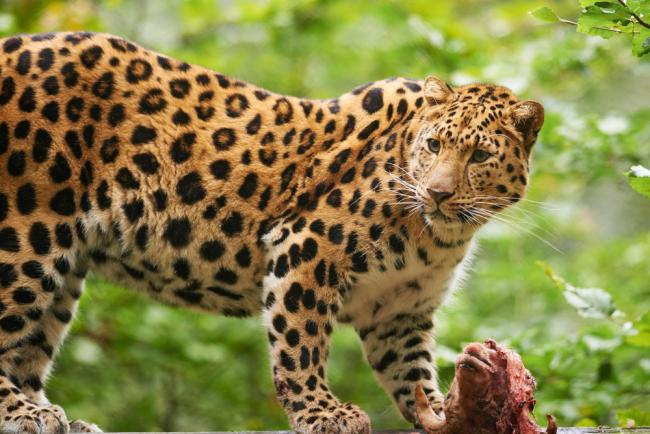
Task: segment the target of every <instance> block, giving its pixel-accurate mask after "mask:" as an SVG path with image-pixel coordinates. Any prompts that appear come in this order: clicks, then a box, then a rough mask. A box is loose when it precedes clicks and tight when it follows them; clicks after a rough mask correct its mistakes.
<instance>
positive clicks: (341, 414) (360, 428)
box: [292, 403, 370, 434]
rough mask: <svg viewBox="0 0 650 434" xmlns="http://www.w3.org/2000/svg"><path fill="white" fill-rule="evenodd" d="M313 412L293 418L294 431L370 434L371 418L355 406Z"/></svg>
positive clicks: (342, 405) (329, 433) (316, 433)
mask: <svg viewBox="0 0 650 434" xmlns="http://www.w3.org/2000/svg"><path fill="white" fill-rule="evenodd" d="M313 410H315V411H309V410H307V411H305V412H302V413H301V414H299V415H297V416H296V417H294V418H293V421H292V427H293V429H294V431H296V432H297V433H299V434H370V418H369V417H368V415H367V414H366V413H365V412H364V411H363V410H361V409H360V408H359V407H357V406H356V405H354V404H349V403H347V404H339V405H338V406H336V407H330V408H328V409H325V410H321V409H313Z"/></svg>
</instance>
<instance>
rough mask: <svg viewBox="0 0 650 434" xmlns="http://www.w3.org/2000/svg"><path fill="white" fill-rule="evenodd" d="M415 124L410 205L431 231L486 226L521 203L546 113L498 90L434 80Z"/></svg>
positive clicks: (534, 104) (407, 180) (408, 179)
mask: <svg viewBox="0 0 650 434" xmlns="http://www.w3.org/2000/svg"><path fill="white" fill-rule="evenodd" d="M423 93H424V99H425V101H426V103H425V105H424V107H423V109H422V111H421V116H420V118H419V119H418V120H416V121H415V124H414V127H415V130H414V139H413V141H412V142H411V145H410V146H411V147H410V159H409V168H408V174H407V175H405V176H402V180H403V181H404V182H405V184H406V183H408V184H409V185H407V190H409V191H410V193H409V195H410V196H411V197H410V200H412V202H413V203H414V204H415V205H414V206H415V207H417V208H418V209H419V210H420V211H421V212H422V213H423V214H424V216H425V219H426V220H427V222H428V223H430V224H432V223H434V222H436V221H439V222H445V223H447V224H461V225H465V224H472V225H480V224H482V223H485V222H486V221H487V220H488V219H489V217H491V216H492V215H494V214H495V213H497V212H498V211H500V210H502V209H504V208H506V207H507V206H509V205H510V204H512V203H514V202H517V201H518V200H520V199H521V198H522V197H523V196H524V194H525V192H526V186H527V184H528V174H529V170H530V158H531V152H532V148H533V144H534V143H535V140H536V138H537V133H538V132H539V130H540V129H541V127H542V124H543V122H544V108H543V107H542V105H541V104H539V103H537V102H534V101H518V100H517V97H516V96H515V95H514V94H513V93H512V91H511V90H509V89H507V88H505V87H500V86H494V85H483V84H481V85H467V86H462V87H458V88H452V87H451V86H449V85H448V84H447V83H445V82H443V81H441V80H440V79H438V78H436V77H428V78H427V79H426V81H425V83H424V87H423Z"/></svg>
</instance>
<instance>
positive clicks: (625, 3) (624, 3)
mask: <svg viewBox="0 0 650 434" xmlns="http://www.w3.org/2000/svg"><path fill="white" fill-rule="evenodd" d="M618 2H619V3H620V4H621V5H623V7H624V8H625V9H626V10H627V11H628V12H629V13H630V15H632V16H633V17H634V19H635V20H636V21H637V22H638V23H639V24H641V25H642V26H643V27H645V28H646V29H650V24H648V23H646V22H645V21H643V20H642V19H641V17H640V16H638V15H637V14H636V13H635V12H634V11H633V10H632V9H630V7H629V6H628V5H627V2H626V1H623V0H618Z"/></svg>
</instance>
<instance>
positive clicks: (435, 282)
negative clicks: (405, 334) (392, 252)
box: [339, 241, 474, 328]
mask: <svg viewBox="0 0 650 434" xmlns="http://www.w3.org/2000/svg"><path fill="white" fill-rule="evenodd" d="M473 249H474V242H473V241H470V242H467V243H466V244H464V245H462V246H459V247H454V248H441V247H436V246H435V245H433V243H432V244H431V245H428V246H424V247H423V244H422V243H421V242H420V243H418V244H417V245H416V243H409V244H408V245H407V248H406V250H405V252H404V253H403V254H402V255H399V256H392V257H387V258H385V259H386V260H385V261H382V263H383V264H384V265H385V271H382V269H381V266H380V265H378V264H375V265H374V266H372V267H371V269H370V272H368V273H363V274H358V275H353V278H352V280H353V281H354V282H353V283H352V285H351V287H350V289H349V291H348V293H347V295H346V298H345V301H344V303H343V308H342V310H341V314H340V316H339V317H340V319H341V321H344V322H350V323H352V324H353V325H354V326H355V327H357V328H361V327H367V326H369V325H371V324H377V323H381V322H384V321H388V320H390V319H391V318H393V317H395V316H396V315H399V314H409V313H419V312H432V311H433V310H434V309H435V308H436V307H438V306H439V305H440V304H441V303H442V302H443V301H444V299H445V298H446V297H447V296H448V295H449V294H450V293H451V292H453V290H455V289H456V288H457V287H458V286H459V285H460V284H461V282H462V280H463V278H464V276H465V274H466V270H467V269H468V267H469V265H470V264H471V260H472V251H473ZM418 250H420V251H418ZM422 250H424V252H426V257H427V260H426V261H425V260H423V258H422ZM396 260H397V263H398V264H399V263H400V261H401V262H402V263H403V266H402V267H400V266H399V265H398V266H395V262H396Z"/></svg>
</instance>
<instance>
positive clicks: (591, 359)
mask: <svg viewBox="0 0 650 434" xmlns="http://www.w3.org/2000/svg"><path fill="white" fill-rule="evenodd" d="M540 6H551V7H552V8H553V9H554V10H555V11H556V12H557V13H558V14H560V15H561V16H563V17H567V18H570V19H575V18H576V17H577V16H578V14H579V12H580V6H579V4H578V2H577V1H573V0H566V1H550V0H548V1H527V0H512V1H490V0H454V1H442V0H435V1H434V0H415V1H398V0H395V1H388V0H386V1H370V0H358V1H353V0H297V1H283V0H258V1H234V0H189V1H158V0H142V1H136V0H104V1H99V0H73V1H65V2H64V1H46V0H22V1H21V0H3V1H2V2H1V3H0V35H8V34H12V33H19V32H43V31H57V30H78V29H85V30H95V31H103V32H110V33H114V34H118V35H121V36H123V37H126V38H128V39H131V40H134V41H136V42H138V43H140V44H142V45H144V46H146V47H148V48H151V49H155V50H157V51H160V52H163V53H165V54H167V55H170V56H174V57H177V58H180V59H183V60H186V61H189V62H192V63H197V64H201V65H203V66H207V67H210V68H213V69H215V70H217V71H220V72H222V73H225V74H227V75H231V76H235V77H238V78H241V79H245V80H248V81H251V82H254V83H256V84H259V85H262V86H264V87H267V88H268V89H271V90H273V91H276V92H282V93H288V94H292V95H299V96H308V97H333V96H336V95H339V94H341V93H343V92H346V91H348V90H350V89H352V88H353V87H354V86H356V85H358V84H361V83H364V82H367V81H372V80H377V79H382V78H386V77H389V76H407V77H415V78H424V77H425V76H426V75H427V74H430V73H433V74H436V75H438V76H439V77H442V78H444V79H445V80H448V81H449V82H451V83H454V84H465V83H468V82H473V81H479V82H483V81H484V82H495V83H499V84H503V85H506V86H510V87H511V88H512V89H513V90H515V91H516V92H517V93H518V94H520V95H522V96H523V97H526V98H531V99H536V100H538V101H540V102H542V103H543V104H544V105H545V107H546V110H547V117H546V125H545V127H544V130H543V131H542V134H541V137H540V141H539V143H538V144H537V145H536V151H535V156H534V173H533V179H532V187H531V191H530V193H529V198H530V200H529V201H524V202H523V203H522V204H520V205H518V206H517V207H516V208H515V209H513V210H511V211H510V212H508V213H507V217H505V218H506V220H505V221H500V222H493V223H490V224H489V225H488V226H487V227H485V228H484V229H482V230H481V232H480V235H479V238H480V245H481V248H480V249H479V251H478V254H477V259H476V261H475V266H474V267H473V270H472V273H471V275H470V277H469V278H468V279H467V282H466V284H465V287H464V289H463V290H461V291H459V292H457V293H456V294H454V295H453V297H452V298H451V299H450V300H449V303H448V304H447V305H446V306H445V308H444V309H442V311H441V313H440V315H439V316H438V320H437V325H438V336H439V338H438V340H439V343H440V349H439V360H438V362H439V364H440V366H441V368H440V375H441V378H442V384H443V387H445V388H446V387H447V386H448V384H449V382H450V380H451V378H452V376H453V358H454V356H455V354H456V353H457V352H458V351H460V349H461V348H462V346H463V345H464V344H465V343H468V342H471V341H476V340H483V339H485V338H488V337H491V338H495V339H496V340H498V341H501V342H504V343H507V344H509V345H511V346H512V347H513V348H515V349H517V350H518V351H520V352H521V354H522V356H523V359H524V361H525V363H526V365H527V366H528V367H529V369H530V370H531V371H532V372H533V374H534V375H535V377H536V378H537V381H538V386H539V390H538V393H537V398H538V403H539V404H538V410H537V412H538V413H537V414H538V418H539V420H543V417H542V415H543V414H544V413H546V412H551V413H553V414H555V415H556V416H557V417H558V419H559V421H560V423H561V424H563V425H570V424H581V425H594V424H619V423H622V424H626V423H628V420H634V421H635V422H636V423H637V424H641V423H646V424H650V315H649V314H648V310H649V309H650V259H649V258H650V201H648V200H645V199H644V198H643V196H641V195H640V194H638V193H636V192H634V191H633V190H631V189H630V188H629V186H628V185H627V183H626V180H625V177H624V175H623V173H624V172H625V171H627V170H628V168H629V167H630V166H631V165H633V164H645V165H646V166H648V165H650V63H649V62H648V59H647V57H648V56H646V58H645V59H644V58H641V59H639V58H636V57H633V55H632V54H631V50H630V41H629V40H628V39H625V38H624V37H619V38H612V39H608V40H604V39H600V38H598V37H594V36H588V35H584V34H580V33H576V32H575V28H574V27H572V26H571V25H567V24H561V23H555V24H545V23H543V22H541V21H538V20H536V19H535V18H533V17H531V16H530V15H529V14H528V12H529V11H531V10H534V9H536V8H538V7H540ZM540 260H541V261H545V262H547V263H548V264H550V265H551V266H552V267H553V269H554V270H555V271H556V272H557V273H558V274H559V275H561V276H563V277H564V278H566V279H567V280H568V281H569V282H571V283H573V284H574V285H576V286H579V287H587V288H591V287H598V288H603V289H604V290H606V291H608V292H609V293H610V294H611V295H612V298H613V303H614V304H615V306H616V308H618V310H619V311H616V312H614V311H613V310H612V309H613V308H612V306H611V304H609V302H607V303H606V304H607V306H606V307H605V310H608V309H609V310H608V311H607V313H606V314H603V315H598V314H596V315H591V316H592V317H591V318H585V317H584V314H583V316H581V315H580V312H578V311H577V310H576V309H575V308H574V307H575V306H572V305H571V304H569V303H567V301H566V299H565V297H564V296H563V293H562V290H561V289H560V288H558V287H556V286H555V284H554V283H553V281H552V280H551V279H549V278H548V276H546V275H545V273H544V270H543V268H542V267H541V266H540V265H539V264H538V262H537V261H540ZM87 288H88V291H87V293H86V294H85V296H84V297H83V300H82V303H81V308H80V313H79V315H78V319H77V321H76V322H75V323H74V327H73V330H72V333H71V335H70V336H69V339H68V341H67V345H66V346H65V347H64V350H63V351H62V353H61V355H60V357H59V358H58V360H57V366H56V369H55V371H54V373H53V375H52V376H51V378H50V380H49V382H48V390H49V397H50V399H51V400H52V401H53V402H55V403H58V404H60V405H62V406H64V407H65V409H66V411H67V414H68V417H69V418H70V419H73V418H83V419H85V420H89V421H92V422H96V423H98V424H99V425H100V426H101V427H102V428H103V429H105V430H112V431H118V430H124V431H136V430H161V431H174V430H217V429H219V430H236V429H240V430H244V429H251V430H252V429H281V428H284V427H287V422H286V419H285V416H284V414H283V412H282V410H281V408H280V406H279V405H278V404H277V403H276V401H275V398H274V391H273V386H272V383H271V381H270V369H269V366H268V356H267V354H266V340H265V333H264V332H263V330H262V328H261V326H260V325H259V322H258V320H257V319H250V320H243V321H242V320H236V319H224V318H219V317H213V316H209V315H204V314H197V313H191V312H184V311H180V310H176V309H172V308H167V307H164V306H161V305H159V304H156V303H154V302H150V301H148V300H145V299H144V298H142V297H140V296H138V295H137V294H135V293H133V292H130V291H127V290H125V289H122V288H118V287H115V286H113V285H111V284H108V283H105V282H104V281H102V280H101V279H99V278H97V277H91V278H90V279H89V280H88V282H87ZM588 293H589V294H592V293H593V291H592V292H588ZM589 297H591V296H587V297H586V301H585V302H587V303H589V302H594V300H593V299H590V298H589ZM583 301H584V300H583ZM597 302H598V300H596V301H595V303H597ZM573 304H574V305H575V304H576V303H575V300H574V303H573ZM644 314H645V316H643V315H644ZM594 317H595V318H594ZM644 327H645V329H644ZM330 379H331V383H332V386H333V389H334V391H335V392H336V393H338V394H339V396H340V397H341V398H342V399H345V400H352V401H354V402H356V403H357V404H359V405H361V406H362V407H363V408H364V409H365V410H367V411H368V412H369V414H370V416H371V418H372V420H373V424H374V426H375V427H376V428H380V427H381V428H396V427H406V426H407V425H406V423H405V422H404V421H403V420H402V419H401V418H400V417H399V415H398V413H397V411H396V410H395V409H394V408H393V406H392V404H391V403H390V401H389V399H388V397H387V396H386V395H385V394H384V393H383V392H382V391H381V390H380V388H379V387H378V386H377V384H376V382H375V380H374V379H373V377H372V373H371V370H370V369H369V368H368V367H367V365H366V363H365V362H364V360H363V357H362V354H361V350H360V347H359V342H358V339H357V337H356V336H355V334H354V333H353V331H352V330H351V329H349V328H348V327H339V328H338V330H337V331H336V332H335V334H334V344H333V350H332V355H331V368H330Z"/></svg>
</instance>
